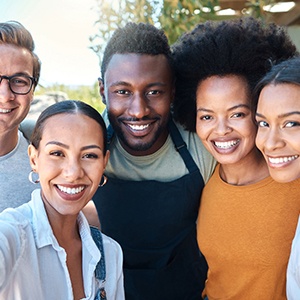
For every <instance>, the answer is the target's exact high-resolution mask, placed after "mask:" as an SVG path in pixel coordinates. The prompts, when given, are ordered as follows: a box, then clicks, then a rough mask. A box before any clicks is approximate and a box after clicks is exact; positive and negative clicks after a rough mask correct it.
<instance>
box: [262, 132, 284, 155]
mask: <svg viewBox="0 0 300 300" xmlns="http://www.w3.org/2000/svg"><path fill="white" fill-rule="evenodd" d="M258 134H259V133H258ZM284 145H285V142H284V139H283V138H282V136H281V133H280V130H276V129H270V130H269V132H268V133H266V134H265V139H264V148H265V149H267V150H269V151H271V150H275V149H278V148H282V147H284Z"/></svg>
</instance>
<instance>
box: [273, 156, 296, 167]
mask: <svg viewBox="0 0 300 300" xmlns="http://www.w3.org/2000/svg"><path fill="white" fill-rule="evenodd" d="M298 157H299V155H292V156H283V157H276V158H275V157H268V160H269V162H270V163H271V164H274V165H276V164H282V163H287V162H290V161H293V160H295V159H297V158H298Z"/></svg>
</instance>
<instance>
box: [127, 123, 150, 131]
mask: <svg viewBox="0 0 300 300" xmlns="http://www.w3.org/2000/svg"><path fill="white" fill-rule="evenodd" d="M128 126H129V127H130V128H131V129H132V130H144V129H146V128H147V127H149V124H147V125H132V124H128Z"/></svg>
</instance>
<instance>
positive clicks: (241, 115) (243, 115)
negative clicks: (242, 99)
mask: <svg viewBox="0 0 300 300" xmlns="http://www.w3.org/2000/svg"><path fill="white" fill-rule="evenodd" d="M231 117H232V118H242V117H245V114H244V113H241V112H238V113H235V114H233V115H232V116H231Z"/></svg>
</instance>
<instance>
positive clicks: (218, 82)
mask: <svg viewBox="0 0 300 300" xmlns="http://www.w3.org/2000/svg"><path fill="white" fill-rule="evenodd" d="M204 102H205V103H208V104H209V105H214V104H216V105H217V106H219V107H221V106H222V105H225V106H227V105H231V104H232V103H236V104H237V102H239V103H243V104H245V103H247V104H248V103H249V102H250V97H249V88H248V84H247V81H246V80H245V78H244V77H242V76H237V75H227V76H211V77H209V78H206V79H204V80H203V81H201V82H200V83H199V85H198V87H197V104H200V105H201V103H204Z"/></svg>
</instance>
